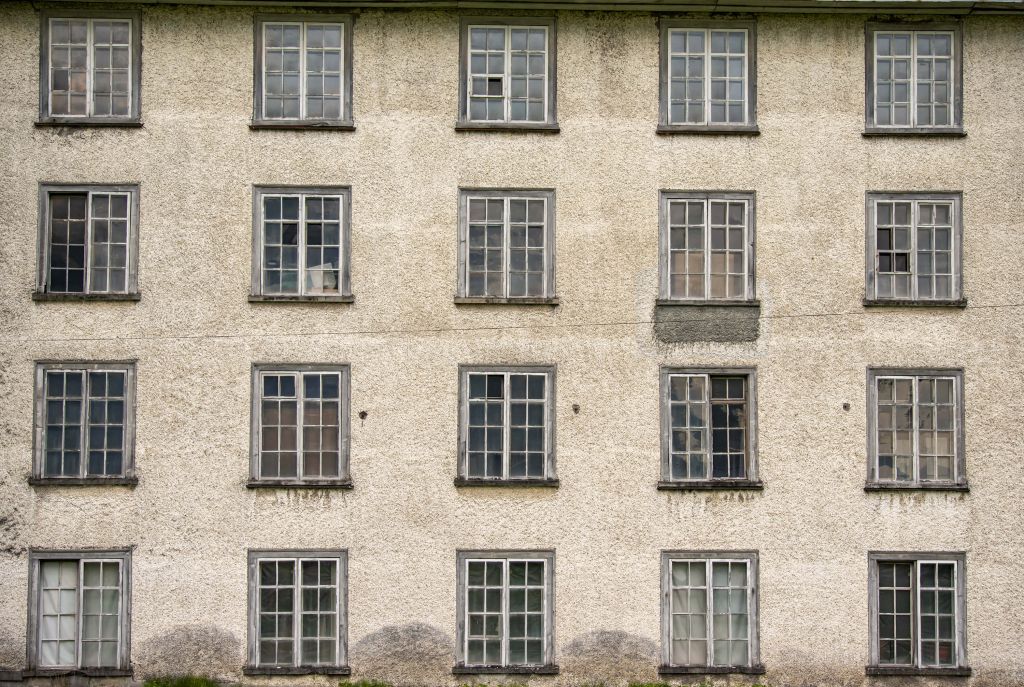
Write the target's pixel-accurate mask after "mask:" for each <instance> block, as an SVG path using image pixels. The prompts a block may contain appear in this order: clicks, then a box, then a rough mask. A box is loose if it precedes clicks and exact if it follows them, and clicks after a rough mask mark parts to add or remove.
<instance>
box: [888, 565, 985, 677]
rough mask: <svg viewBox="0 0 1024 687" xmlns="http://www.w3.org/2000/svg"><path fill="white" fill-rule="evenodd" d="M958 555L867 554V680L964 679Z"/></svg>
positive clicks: (963, 606)
mask: <svg viewBox="0 0 1024 687" xmlns="http://www.w3.org/2000/svg"><path fill="white" fill-rule="evenodd" d="M965 561H966V557H965V555H964V554H963V553H892V552H880V553H876V552H872V553H870V554H868V580H869V585H870V598H869V607H870V613H871V664H870V666H869V667H868V673H869V674H876V675H884V674H907V673H913V672H921V673H929V672H934V673H941V672H952V673H954V674H970V668H967V650H966V641H965V638H966V636H965V627H966V621H965V610H966V604H965V600H964V579H965V578H964V563H965Z"/></svg>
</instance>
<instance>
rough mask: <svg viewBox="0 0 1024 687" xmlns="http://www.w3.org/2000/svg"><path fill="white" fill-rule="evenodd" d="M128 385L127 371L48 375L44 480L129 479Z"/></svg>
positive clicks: (47, 372) (48, 372) (45, 382)
mask: <svg viewBox="0 0 1024 687" xmlns="http://www.w3.org/2000/svg"><path fill="white" fill-rule="evenodd" d="M128 384H129V381H128V370H127V369H125V368H107V367H104V368H96V369H92V368H90V369H69V368H59V369H46V370H44V372H43V389H42V396H43V402H42V418H41V422H42V427H43V436H44V439H43V452H42V464H41V466H40V473H41V475H42V476H43V477H47V478H68V477H118V476H122V475H124V474H125V468H126V462H127V446H126V444H127V441H126V435H127V433H128V432H127V430H128V427H127V422H128V419H127V413H128V410H129V408H128Z"/></svg>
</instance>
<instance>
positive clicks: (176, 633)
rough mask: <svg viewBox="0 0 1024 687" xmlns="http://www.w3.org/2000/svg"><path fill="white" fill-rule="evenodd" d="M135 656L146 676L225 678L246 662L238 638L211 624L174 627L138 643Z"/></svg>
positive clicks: (137, 663)
mask: <svg viewBox="0 0 1024 687" xmlns="http://www.w3.org/2000/svg"><path fill="white" fill-rule="evenodd" d="M132 653H133V654H134V656H133V658H134V659H135V663H136V665H139V666H144V669H145V676H146V677H151V676H156V675H182V674H192V675H205V676H209V677H213V678H221V677H228V676H231V675H233V674H235V673H237V672H238V667H239V666H240V665H241V664H242V662H243V661H244V660H245V652H244V651H243V649H242V642H241V640H239V638H238V637H236V636H235V635H233V634H231V633H230V632H227V631H226V630H222V629H221V628H219V627H216V626H212V625H177V626H175V627H173V628H171V631H170V632H167V633H165V634H162V635H158V636H156V637H150V638H148V639H146V640H145V641H143V642H140V643H139V644H138V646H137V647H136V648H135V650H134V651H133V652H132Z"/></svg>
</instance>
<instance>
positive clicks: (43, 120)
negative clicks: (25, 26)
mask: <svg viewBox="0 0 1024 687" xmlns="http://www.w3.org/2000/svg"><path fill="white" fill-rule="evenodd" d="M39 17H40V19H39V21H40V24H39V117H38V119H37V120H36V122H35V124H36V126H113V127H140V126H142V95H141V91H142V88H141V86H142V13H141V12H139V11H125V10H94V9H78V8H71V9H68V10H64V9H60V8H51V9H44V10H42V11H41V12H40V13H39ZM53 19H89V20H94V19H100V20H103V19H128V20H129V21H130V22H131V49H130V55H131V58H130V59H131V67H130V69H129V80H130V84H131V86H130V88H131V98H130V99H129V106H128V112H129V114H128V115H127V116H114V115H110V116H95V115H87V116H76V115H51V114H50V21H51V20H53ZM91 59H92V58H91V57H90V61H91ZM89 71H90V75H89V82H90V86H89V90H88V91H87V97H89V98H90V99H91V97H92V86H91V83H92V70H91V69H90V70H89ZM90 107H91V101H90Z"/></svg>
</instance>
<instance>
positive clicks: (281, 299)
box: [249, 293, 356, 303]
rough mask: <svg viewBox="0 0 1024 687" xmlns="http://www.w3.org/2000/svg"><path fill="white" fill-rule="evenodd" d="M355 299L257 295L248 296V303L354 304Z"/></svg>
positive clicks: (342, 296) (349, 296) (348, 297)
mask: <svg viewBox="0 0 1024 687" xmlns="http://www.w3.org/2000/svg"><path fill="white" fill-rule="evenodd" d="M355 300H356V299H355V297H354V296H353V295H352V294H343V295H339V296H291V295H284V294H280V295H278V294H274V295H263V294H258V293H252V294H249V302H250V303H354V302H355Z"/></svg>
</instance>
